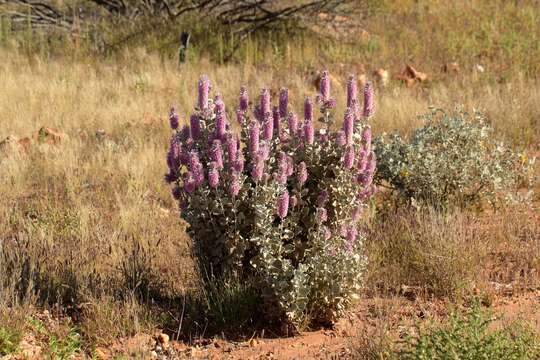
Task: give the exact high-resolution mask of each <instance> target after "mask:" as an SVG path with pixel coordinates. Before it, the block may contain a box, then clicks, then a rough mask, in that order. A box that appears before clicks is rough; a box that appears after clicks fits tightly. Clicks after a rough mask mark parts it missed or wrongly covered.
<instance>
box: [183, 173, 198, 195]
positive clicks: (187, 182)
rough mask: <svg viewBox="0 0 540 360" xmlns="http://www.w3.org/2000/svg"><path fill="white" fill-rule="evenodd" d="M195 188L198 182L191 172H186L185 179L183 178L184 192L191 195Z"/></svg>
mask: <svg viewBox="0 0 540 360" xmlns="http://www.w3.org/2000/svg"><path fill="white" fill-rule="evenodd" d="M197 187H198V181H197V179H196V176H195V174H193V173H192V172H191V171H188V172H187V173H186V177H185V178H184V191H185V192H186V193H188V194H192V193H193V192H194V191H195V190H197Z"/></svg>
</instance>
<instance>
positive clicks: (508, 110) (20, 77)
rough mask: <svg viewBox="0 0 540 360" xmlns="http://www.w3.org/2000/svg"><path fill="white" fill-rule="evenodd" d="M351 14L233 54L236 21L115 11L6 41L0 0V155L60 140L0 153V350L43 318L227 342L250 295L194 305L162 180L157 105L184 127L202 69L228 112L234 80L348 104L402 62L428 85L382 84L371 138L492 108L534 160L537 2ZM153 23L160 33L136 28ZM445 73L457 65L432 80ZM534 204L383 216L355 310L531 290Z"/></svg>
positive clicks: (400, 6)
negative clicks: (320, 76) (392, 300)
mask: <svg viewBox="0 0 540 360" xmlns="http://www.w3.org/2000/svg"><path fill="white" fill-rule="evenodd" d="M51 3H54V4H55V5H56V6H57V7H58V8H60V9H64V10H65V9H66V8H65V7H64V6H65V3H63V2H62V1H55V2H51ZM355 4H358V7H357V8H355V9H354V11H355V12H354V13H353V14H354V15H353V16H350V17H347V18H344V19H342V18H338V19H337V20H336V19H334V20H333V21H332V22H330V23H328V22H324V21H321V22H315V23H311V22H310V23H305V24H304V23H302V24H301V25H302V26H296V25H297V23H296V22H293V21H290V22H288V21H284V22H279V23H276V24H274V25H273V26H272V27H271V28H264V29H263V30H260V31H253V32H251V33H249V34H248V35H246V36H245V38H244V39H243V40H242V41H241V42H239V39H240V38H241V36H237V33H236V32H235V31H236V30H237V28H236V27H235V26H232V25H231V26H229V25H223V24H221V23H219V22H215V21H214V20H212V19H211V18H210V17H208V16H206V17H204V21H201V19H200V18H197V16H196V15H197V14H193V13H192V14H189V15H186V16H181V17H179V18H177V20H175V21H172V22H171V21H166V22H165V23H164V24H163V27H156V26H154V24H153V23H152V22H151V21H150V20H151V17H148V18H147V19H146V20H145V19H141V20H140V21H134V22H129V21H126V20H122V19H119V18H115V17H109V16H103V17H100V18H99V21H97V22H94V25H93V26H92V28H84V26H83V25H82V24H83V23H82V22H81V23H80V24H81V25H80V26H79V25H78V24H79V23H77V22H75V23H74V24H73V25H70V26H69V27H68V28H67V29H62V28H54V29H52V30H51V29H43V28H34V27H31V26H30V25H29V24H27V25H26V26H18V27H13V19H12V18H11V17H10V16H8V12H9V11H12V8H11V7H12V6H13V5H14V4H13V3H12V2H10V1H6V0H4V1H0V9H1V11H0V23H1V24H2V26H1V31H0V44H1V47H0V54H1V59H2V60H1V61H0V79H1V81H0V141H2V140H3V139H5V138H7V137H8V136H13V137H17V138H25V137H30V138H32V135H33V134H34V133H35V132H36V131H37V130H39V129H40V128H41V127H42V126H45V127H49V128H52V129H56V130H57V131H59V132H61V133H64V134H65V136H62V140H61V141H59V142H58V143H57V144H48V143H47V142H48V141H44V143H43V144H41V145H38V142H36V141H31V142H30V144H29V145H28V146H27V147H26V150H25V151H22V152H20V151H15V152H12V151H8V150H6V149H5V148H4V147H0V166H1V169H2V170H1V171H0V194H2V196H0V274H2V276H0V344H2V345H1V347H0V354H1V353H2V351H4V352H7V351H8V350H10V349H13V346H12V345H10V344H12V343H13V342H16V341H17V339H19V338H20V334H22V333H24V332H25V330H28V329H34V328H35V324H34V323H32V322H29V320H28V318H29V316H31V314H34V313H35V307H38V308H39V309H48V310H49V311H50V312H51V314H53V315H54V316H55V317H61V318H62V319H63V320H62V321H63V323H65V324H66V325H65V326H64V328H63V329H55V330H54V331H55V333H47V334H44V335H42V338H43V339H51V338H54V337H56V338H66V334H69V332H70V331H71V330H72V329H75V330H74V331H76V332H77V333H78V334H81V336H82V340H81V342H80V344H79V343H77V344H79V345H77V346H79V347H81V348H82V349H83V350H84V351H86V352H87V353H90V352H91V351H92V349H93V348H94V347H95V346H99V345H107V344H111V343H112V342H113V341H114V340H115V339H117V338H119V337H127V336H131V335H134V334H136V333H139V332H152V331H153V330H154V329H157V328H160V329H165V330H166V331H168V332H170V333H172V334H175V336H176V334H177V333H178V329H179V324H180V325H181V331H180V335H179V336H185V337H186V338H189V337H190V336H202V335H208V333H209V332H211V331H215V332H217V333H219V332H220V330H219V329H220V326H215V324H216V323H217V324H223V323H225V324H227V323H232V322H229V321H228V320H227V317H231V318H233V319H234V321H238V316H237V315H238V314H239V313H241V314H246V313H247V314H249V313H250V311H245V309H246V308H248V309H249V308H252V307H253V306H254V305H253V304H251V303H249V297H247V298H246V302H245V303H241V304H240V305H239V309H238V312H237V313H230V312H228V311H224V310H223V309H225V308H229V305H228V304H230V303H231V301H230V299H237V298H239V296H238V295H237V294H238V292H242V291H244V290H243V289H242V287H241V286H239V285H237V284H234V283H231V284H227V285H224V286H223V288H224V294H223V295H222V294H221V293H220V291H217V290H216V292H215V293H203V292H201V291H200V286H199V284H200V281H201V280H200V278H199V275H198V274H197V273H196V272H195V270H194V267H193V263H192V260H191V257H190V246H191V245H190V240H189V239H188V237H187V236H186V235H185V231H184V230H185V225H184V224H183V223H182V222H181V221H180V218H179V215H178V210H177V207H176V205H175V204H174V201H173V199H172V197H171V196H170V193H169V190H168V187H167V186H166V185H165V184H164V183H163V182H162V177H163V174H164V173H165V170H166V163H165V160H164V159H165V153H166V146H167V144H168V137H169V131H168V124H167V119H166V117H167V111H168V108H169V106H170V105H171V104H173V103H174V104H178V107H179V110H180V113H181V114H183V115H184V116H186V115H187V113H188V111H189V110H190V109H191V108H192V107H193V105H194V104H193V103H192V102H193V99H194V92H195V86H196V82H197V79H198V76H199V74H201V73H207V74H208V75H209V77H210V78H211V79H213V81H214V84H215V85H214V89H215V90H218V91H220V92H221V93H222V94H223V95H224V97H225V100H226V102H227V103H233V102H234V101H235V99H236V96H237V92H238V90H239V88H240V86H241V85H243V84H247V85H249V87H250V88H251V89H256V88H261V87H263V86H269V87H271V88H272V89H274V90H277V89H278V88H279V86H287V87H289V89H290V94H291V97H293V98H294V99H301V98H302V96H303V95H305V94H310V95H313V94H314V93H315V92H316V90H315V88H314V87H313V82H314V78H315V77H316V75H315V72H316V70H318V69H322V68H328V69H329V70H330V72H331V73H332V74H333V76H334V78H333V82H334V89H336V91H335V94H336V97H337V98H338V103H341V104H342V103H344V101H343V100H344V96H345V94H344V85H345V81H346V76H347V75H348V73H350V72H357V73H359V74H362V73H363V74H366V76H367V78H368V79H376V77H375V76H374V75H373V71H374V70H376V69H379V68H384V69H386V70H388V71H389V72H390V74H395V73H399V72H401V71H402V70H403V68H404V67H405V64H407V63H410V64H413V65H414V66H415V67H417V68H418V69H419V70H421V71H423V72H425V73H427V74H428V81H425V82H421V83H417V84H415V85H414V86H413V87H406V86H405V85H404V84H402V83H401V82H400V81H397V80H391V81H390V82H389V83H388V84H387V85H386V86H383V85H382V84H379V85H378V88H377V92H376V93H377V104H376V106H377V110H376V111H377V116H376V118H375V119H376V120H375V121H374V122H373V124H372V127H373V129H374V132H375V133H377V134H380V133H382V132H385V131H386V132H390V131H394V130H395V131H398V132H399V133H401V134H402V135H403V136H407V135H408V134H409V133H411V132H412V130H413V129H415V128H418V127H419V126H420V125H421V124H422V120H421V119H419V118H417V115H418V114H422V113H425V112H426V110H427V108H428V106H429V105H435V106H437V107H441V108H447V109H452V108H454V106H455V105H456V104H462V105H463V107H464V109H466V110H472V109H473V108H480V109H481V110H483V112H484V113H485V114H486V116H487V119H488V122H489V123H490V125H492V126H493V127H494V129H495V136H497V137H498V138H502V139H504V140H506V142H507V143H509V144H512V145H513V146H514V147H515V148H516V149H518V150H525V151H526V153H527V154H529V155H534V154H537V153H538V150H539V144H540V124H539V121H540V83H539V79H538V74H539V73H540V25H539V24H540V10H539V9H540V4H539V3H538V1H535V0H527V1H513V2H509V1H502V0H500V1H487V0H472V1H465V0H463V1H461V0H458V1H453V2H447V1H438V0H436V1H413V0H399V1H373V2H371V1H365V2H360V3H354V4H353V5H355ZM339 16H341V15H339ZM148 19H150V20H148ZM338 21H342V23H340V26H339V27H337V28H334V27H332V26H331V25H332V24H337V22H338ZM145 26H146V27H148V28H150V29H152V30H151V31H150V30H149V31H140V30H141V29H144V28H145ZM181 31H189V32H190V33H191V47H190V48H189V50H188V54H187V61H186V62H185V63H183V64H181V65H179V63H178V57H177V54H178V36H179V33H180V32H181ZM98 34H99V37H98ZM134 34H137V35H134ZM238 44H239V45H238ZM237 45H238V46H237ZM233 50H234V51H233ZM228 54H232V56H228ZM452 62H457V63H458V64H459V71H457V72H454V71H447V72H445V71H443V70H442V69H443V67H444V65H447V64H450V63H452ZM478 65H479V66H480V67H479V66H478ZM295 103H298V104H299V103H300V102H298V101H295ZM295 110H297V111H298V112H300V109H295ZM342 110H343V109H338V110H337V111H338V112H340V111H342ZM186 120H187V119H185V118H182V121H183V122H185V121H186ZM535 187H536V189H538V184H536V185H535ZM382 195H384V192H383V194H382ZM383 197H384V196H381V198H380V199H383ZM381 201H382V200H381ZM537 204H538V195H535V197H534V198H533V199H532V205H531V206H532V208H531V207H527V206H521V207H517V208H510V209H507V210H502V212H499V213H495V214H493V213H491V212H490V211H487V212H486V211H485V212H483V213H476V212H472V211H465V210H464V211H460V212H456V213H452V214H444V215H442V214H439V213H429V212H428V213H425V214H424V213H421V214H418V213H416V212H415V211H413V210H410V209H402V210H401V211H398V212H388V213H377V214H376V215H375V218H374V221H373V223H372V224H371V225H369V227H368V229H367V230H366V231H369V235H368V239H371V240H370V242H369V244H368V256H369V257H370V259H371V260H370V265H369V266H368V269H367V271H368V284H369V285H368V287H367V289H366V296H395V295H400V296H401V295H405V296H412V297H415V298H417V297H425V298H428V299H429V298H439V299H447V298H450V299H453V300H454V301H456V302H462V301H463V302H466V299H467V297H468V296H469V295H470V294H477V293H478V292H480V293H481V294H482V297H483V298H484V299H486V300H485V302H486V303H489V302H490V299H492V298H493V296H494V294H495V293H496V292H495V290H493V289H494V286H495V285H494V283H496V284H499V285H500V286H502V285H504V286H506V285H508V284H510V285H511V287H512V291H513V292H516V293H518V292H523V291H527V289H531V288H536V287H537V286H538V285H539V282H538V280H539V279H538V270H540V269H539V266H540V220H539V219H538V215H537V213H535V211H536V210H534V209H537V207H538V205H537ZM464 250H465V251H464ZM231 281H232V280H231ZM501 284H502V285H501ZM404 286H405V287H404ZM411 289H412V290H411ZM247 291H249V289H248V290H247ZM411 291H412V295H411ZM460 299H461V300H460ZM233 303H236V302H234V301H233ZM195 309H196V310H195ZM200 309H203V310H200ZM204 309H206V310H204ZM215 309H217V310H215ZM220 309H221V313H220V312H219V311H220ZM40 311H41V310H40ZM201 314H202V315H201ZM215 314H219V315H218V316H216V315H215ZM231 321H232V320H231ZM253 323H254V321H253V319H250V318H249V316H247V319H246V320H245V321H244V322H241V324H242V326H244V325H245V324H253ZM4 324H8V326H7V327H6V326H5V325H4ZM33 324H34V325H33ZM240 327H241V326H240ZM32 331H35V330H32ZM251 335H252V333H250V334H249V336H251ZM71 339H74V337H71ZM74 342H75V343H76V341H74ZM74 342H71V343H70V344H72V343H74ZM45 343H47V344H49V343H50V342H49V341H48V340H47V341H45ZM70 346H71V345H70ZM71 348H72V347H70V349H71ZM4 349H8V350H4ZM10 351H11V350H10ZM70 351H71V350H70ZM77 351H78V350H77Z"/></svg>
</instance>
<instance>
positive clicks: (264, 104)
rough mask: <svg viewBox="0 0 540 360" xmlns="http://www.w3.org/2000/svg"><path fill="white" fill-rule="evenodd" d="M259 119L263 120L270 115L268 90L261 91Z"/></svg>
mask: <svg viewBox="0 0 540 360" xmlns="http://www.w3.org/2000/svg"><path fill="white" fill-rule="evenodd" d="M259 111H260V115H261V119H264V118H265V117H266V116H267V115H268V114H271V113H272V112H271V111H272V109H271V107H270V90H268V89H262V91H261V104H260V106H259Z"/></svg>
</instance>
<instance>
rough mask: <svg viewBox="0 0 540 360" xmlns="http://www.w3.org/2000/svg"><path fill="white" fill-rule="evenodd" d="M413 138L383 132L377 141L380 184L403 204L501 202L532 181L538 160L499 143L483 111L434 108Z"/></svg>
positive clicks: (444, 204) (465, 204)
mask: <svg viewBox="0 0 540 360" xmlns="http://www.w3.org/2000/svg"><path fill="white" fill-rule="evenodd" d="M423 118H424V120H425V125H424V126H423V127H421V128H419V129H417V130H415V131H414V132H413V133H412V134H411V136H410V139H408V140H407V139H404V138H402V137H401V136H400V135H398V134H392V135H387V134H382V135H381V136H378V137H376V139H375V140H374V144H375V152H376V154H377V159H378V163H377V174H376V182H377V183H378V184H383V185H387V186H389V187H390V188H391V189H393V190H394V191H395V193H396V194H397V195H398V196H399V198H401V199H402V200H407V201H415V202H429V203H431V205H435V206H437V207H446V206H453V205H456V206H460V207H467V206H471V205H479V204H481V203H482V202H483V201H488V202H490V203H491V204H496V203H498V202H500V201H501V200H507V199H510V198H511V197H512V196H513V195H514V194H515V192H514V190H515V189H516V188H517V186H518V185H519V184H520V183H521V182H522V181H523V180H524V179H526V180H529V179H530V169H531V165H532V162H533V161H534V159H533V160H529V159H527V158H526V156H525V155H524V154H518V153H516V152H514V151H513V150H512V149H511V148H509V147H508V146H505V144H504V143H502V142H500V141H498V140H497V139H496V138H495V137H494V135H493V130H492V128H491V127H490V126H489V125H488V123H487V122H486V118H485V117H484V115H483V114H482V113H480V112H474V113H473V114H469V113H467V112H463V111H455V112H452V113H448V112H445V111H443V110H440V109H434V110H432V111H431V112H430V113H428V114H426V115H423Z"/></svg>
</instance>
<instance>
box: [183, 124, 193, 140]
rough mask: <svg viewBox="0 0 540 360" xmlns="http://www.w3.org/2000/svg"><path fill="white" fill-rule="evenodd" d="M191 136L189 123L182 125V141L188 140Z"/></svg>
mask: <svg viewBox="0 0 540 360" xmlns="http://www.w3.org/2000/svg"><path fill="white" fill-rule="evenodd" d="M190 138H191V129H190V128H189V126H188V125H184V126H182V130H180V141H187V140H188V139H190Z"/></svg>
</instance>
